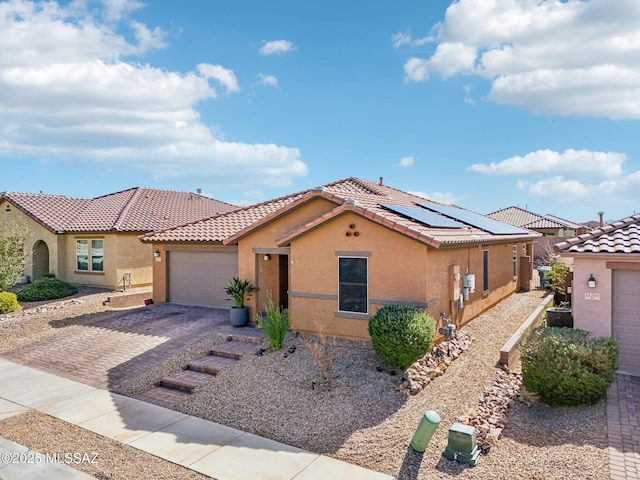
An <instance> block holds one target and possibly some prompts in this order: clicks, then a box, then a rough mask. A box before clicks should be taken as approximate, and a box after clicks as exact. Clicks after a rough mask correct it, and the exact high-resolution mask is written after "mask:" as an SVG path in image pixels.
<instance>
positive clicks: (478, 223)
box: [418, 203, 529, 235]
mask: <svg viewBox="0 0 640 480" xmlns="http://www.w3.org/2000/svg"><path fill="white" fill-rule="evenodd" d="M418 205H420V206H421V207H424V208H428V209H429V210H432V211H434V212H437V213H441V214H442V215H446V216H447V217H449V218H451V219H454V220H458V221H460V222H464V223H466V224H467V225H472V226H474V227H476V228H479V229H480V230H484V231H485V232H489V233H492V234H494V235H518V234H522V233H529V232H527V230H523V229H522V228H518V227H515V226H513V225H509V224H508V223H504V222H499V221H498V220H494V219H493V218H489V217H485V216H484V215H480V214H479V213H475V212H472V211H471V210H465V209H463V208H456V207H448V206H445V205H434V204H431V203H418Z"/></svg>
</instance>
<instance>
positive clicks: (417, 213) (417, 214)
mask: <svg viewBox="0 0 640 480" xmlns="http://www.w3.org/2000/svg"><path fill="white" fill-rule="evenodd" d="M380 206H381V207H384V208H386V209H387V210H391V211H392V212H395V213H399V214H400V215H403V216H405V217H408V218H410V219H411V220H415V221H417V222H420V223H423V224H425V225H429V226H430V227H436V228H466V225H464V224H462V223H460V222H456V221H455V220H451V219H450V218H447V217H444V216H442V215H439V214H437V213H433V212H430V211H429V210H425V209H424V208H417V207H404V206H402V205H388V204H380Z"/></svg>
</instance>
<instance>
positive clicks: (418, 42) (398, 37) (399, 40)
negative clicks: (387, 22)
mask: <svg viewBox="0 0 640 480" xmlns="http://www.w3.org/2000/svg"><path fill="white" fill-rule="evenodd" d="M434 40H435V37H434V36H432V35H428V36H426V37H421V38H413V36H412V35H411V33H410V32H409V31H407V32H400V33H394V34H393V35H391V45H392V46H393V48H400V47H401V46H402V45H411V46H412V47H419V46H422V45H424V44H426V43H429V42H433V41H434Z"/></svg>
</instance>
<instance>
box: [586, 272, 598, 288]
mask: <svg viewBox="0 0 640 480" xmlns="http://www.w3.org/2000/svg"><path fill="white" fill-rule="evenodd" d="M587 285H589V288H596V279H595V278H593V273H592V274H591V275H590V276H589V280H588V281H587Z"/></svg>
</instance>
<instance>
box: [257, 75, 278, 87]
mask: <svg viewBox="0 0 640 480" xmlns="http://www.w3.org/2000/svg"><path fill="white" fill-rule="evenodd" d="M257 84H258V85H266V86H268V87H277V86H278V79H277V78H276V77H274V76H273V75H264V74H262V73H260V74H258V82H257Z"/></svg>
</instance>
